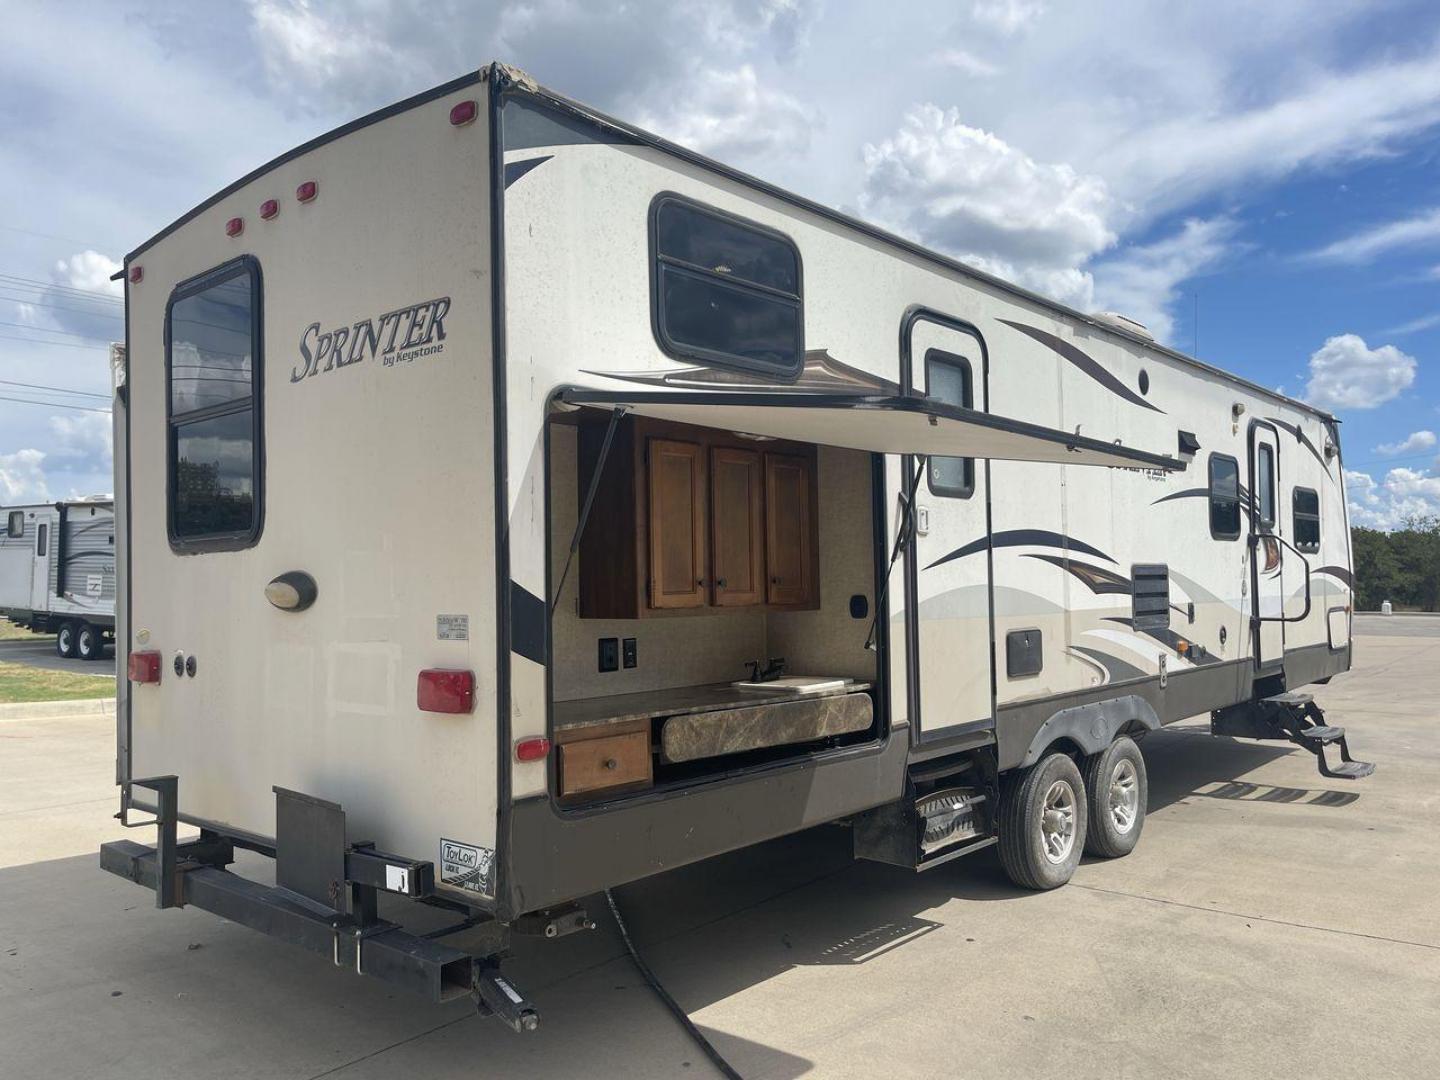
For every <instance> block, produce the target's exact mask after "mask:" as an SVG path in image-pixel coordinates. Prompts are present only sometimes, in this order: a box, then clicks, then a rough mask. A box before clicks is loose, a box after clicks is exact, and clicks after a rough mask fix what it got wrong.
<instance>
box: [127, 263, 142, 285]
mask: <svg viewBox="0 0 1440 1080" xmlns="http://www.w3.org/2000/svg"><path fill="white" fill-rule="evenodd" d="M144 280H145V268H144V267H143V266H132V267H130V284H131V285H139V284H140V282H142V281H144Z"/></svg>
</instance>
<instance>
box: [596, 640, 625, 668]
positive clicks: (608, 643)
mask: <svg viewBox="0 0 1440 1080" xmlns="http://www.w3.org/2000/svg"><path fill="white" fill-rule="evenodd" d="M619 669H620V639H619V638H613V637H602V638H601V639H600V670H601V671H618V670H619Z"/></svg>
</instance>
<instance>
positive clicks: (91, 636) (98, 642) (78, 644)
mask: <svg viewBox="0 0 1440 1080" xmlns="http://www.w3.org/2000/svg"><path fill="white" fill-rule="evenodd" d="M75 655H76V656H78V657H79V658H80V659H81V660H99V659H100V658H101V657H102V656H104V655H105V639H104V638H103V637H101V636H100V631H99V630H97V629H95V627H93V626H91V625H90V624H89V623H81V624H80V629H79V631H78V632H77V633H76V634H75Z"/></svg>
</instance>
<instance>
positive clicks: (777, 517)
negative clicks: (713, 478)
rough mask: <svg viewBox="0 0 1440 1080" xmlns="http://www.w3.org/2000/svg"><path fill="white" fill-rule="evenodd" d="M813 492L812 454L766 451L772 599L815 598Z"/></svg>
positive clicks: (788, 602)
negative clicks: (805, 455) (769, 452)
mask: <svg viewBox="0 0 1440 1080" xmlns="http://www.w3.org/2000/svg"><path fill="white" fill-rule="evenodd" d="M813 494H814V476H813V475H812V463H811V459H810V458H808V457H800V456H798V455H794V454H766V455H765V564H766V565H765V572H766V575H767V580H766V586H765V598H766V600H768V601H769V602H770V603H772V604H776V605H780V606H804V605H807V604H811V603H813V602H814V599H815V526H814V519H813V517H812V513H813V511H812V508H811V500H812V497H813Z"/></svg>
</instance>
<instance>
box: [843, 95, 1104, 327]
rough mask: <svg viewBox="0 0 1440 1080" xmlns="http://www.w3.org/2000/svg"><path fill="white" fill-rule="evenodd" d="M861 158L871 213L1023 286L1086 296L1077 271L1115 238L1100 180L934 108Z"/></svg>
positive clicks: (1084, 278) (1087, 286) (910, 116)
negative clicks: (1049, 161)
mask: <svg viewBox="0 0 1440 1080" xmlns="http://www.w3.org/2000/svg"><path fill="white" fill-rule="evenodd" d="M864 160H865V186H864V190H863V192H862V194H861V197H860V206H861V210H862V212H863V213H865V214H866V215H867V216H869V217H871V218H873V219H876V220H878V221H880V222H881V223H883V224H886V225H888V226H889V227H891V228H893V229H895V230H896V231H898V232H901V233H903V234H905V235H908V236H913V237H916V238H917V239H919V240H920V241H921V242H922V243H925V244H928V245H930V246H932V247H936V248H939V249H940V250H942V251H945V252H948V253H950V254H953V255H955V256H958V257H960V258H962V259H966V260H968V261H970V262H973V263H975V264H976V265H978V266H980V267H981V268H982V269H988V270H991V271H992V272H996V273H999V274H1000V275H1001V276H1004V277H1008V278H1010V279H1012V280H1016V281H1017V282H1018V283H1019V284H1022V285H1027V286H1029V287H1031V288H1034V289H1036V290H1037V291H1044V292H1047V293H1049V294H1050V295H1056V296H1057V298H1058V299H1063V300H1067V301H1070V302H1082V303H1084V302H1088V299H1089V294H1090V291H1091V282H1090V278H1089V275H1088V274H1086V273H1085V272H1084V271H1083V270H1081V269H1080V268H1081V267H1082V266H1083V264H1084V263H1085V262H1087V261H1088V260H1089V259H1090V258H1091V257H1093V256H1094V255H1095V254H1097V253H1098V252H1101V251H1103V250H1105V249H1106V248H1108V247H1109V246H1110V245H1112V244H1113V243H1114V242H1115V238H1116V237H1115V232H1114V229H1113V228H1112V226H1111V224H1110V220H1109V219H1110V216H1111V214H1112V213H1113V212H1114V210H1115V207H1114V203H1113V201H1112V199H1111V197H1110V194H1109V192H1108V191H1107V190H1106V187H1105V183H1104V181H1102V180H1101V179H1100V178H1099V177H1095V176H1086V175H1082V174H1080V173H1078V172H1076V171H1075V170H1074V169H1073V168H1071V167H1070V166H1068V165H1064V164H1053V165H1052V164H1045V163H1043V162H1038V161H1036V160H1034V159H1033V158H1031V157H1030V156H1029V155H1028V154H1026V153H1024V152H1023V151H1021V150H1018V149H1016V148H1015V147H1012V146H1010V145H1009V144H1008V143H1007V142H1006V141H1005V140H1004V139H1001V138H1000V137H999V136H997V135H995V134H994V133H992V132H989V131H982V130H981V129H979V128H976V127H971V126H970V125H968V124H965V123H962V122H961V119H960V113H959V111H958V110H956V109H949V110H945V109H941V108H939V107H938V106H936V105H921V106H919V107H917V108H914V109H912V110H910V112H909V113H907V114H906V116H905V120H904V122H903V123H902V125H901V127H900V130H899V131H897V132H896V133H895V134H894V135H892V136H891V137H889V138H888V139H885V140H883V141H882V142H880V143H879V144H878V145H866V146H865V148H864ZM1057 294H1058V295H1057Z"/></svg>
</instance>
